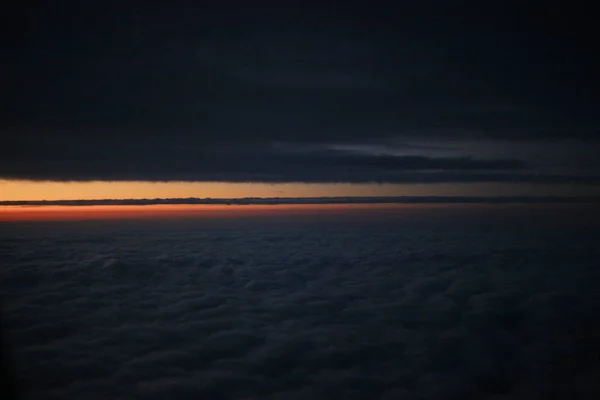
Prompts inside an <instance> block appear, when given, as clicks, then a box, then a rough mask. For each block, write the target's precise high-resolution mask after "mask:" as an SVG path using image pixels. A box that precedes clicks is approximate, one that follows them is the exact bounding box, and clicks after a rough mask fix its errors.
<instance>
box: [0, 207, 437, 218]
mask: <svg viewBox="0 0 600 400" xmlns="http://www.w3.org/2000/svg"><path fill="white" fill-rule="evenodd" d="M425 206H426V205H412V204H277V205H263V204H251V205H222V204H154V205H125V206H122V205H115V206H110V205H109V206H0V222H8V221H56V220H65V221H68V220H95V219H161V218H209V219H210V218H237V217H248V216H269V215H271V216H273V215H290V214H300V215H319V214H320V215H323V214H325V215H327V214H330V215H331V214H335V213H340V212H341V213H343V212H351V211H358V210H362V211H369V210H370V211H385V210H390V211H391V210H398V209H401V208H404V209H406V208H414V207H420V208H422V207H425Z"/></svg>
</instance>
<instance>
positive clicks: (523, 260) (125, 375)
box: [0, 211, 600, 400]
mask: <svg viewBox="0 0 600 400" xmlns="http://www.w3.org/2000/svg"><path fill="white" fill-rule="evenodd" d="M465 212H466V211H465ZM466 213H467V214H468V212H466ZM482 216H483V218H482ZM482 216H479V217H477V218H473V217H474V215H471V218H465V215H464V214H455V215H454V216H452V215H448V216H446V218H427V217H426V214H419V216H414V215H412V216H411V215H406V216H405V217H403V218H391V219H390V218H389V217H386V218H385V220H383V219H376V220H370V221H368V220H364V219H353V218H339V217H338V218H334V217H332V218H330V219H319V220H312V219H306V218H296V219H294V218H293V217H291V218H290V219H286V220H283V219H276V218H271V219H265V220H262V222H261V221H257V220H255V219H252V220H251V221H250V220H248V221H246V220H244V219H239V220H227V221H207V220H196V221H187V222H185V221H179V222H164V221H163V222H160V223H158V222H155V221H145V222H144V221H137V222H131V221H129V222H126V221H120V222H96V223H92V222H85V223H84V222H81V223H69V224H61V223H53V224H48V223H21V224H4V225H2V227H1V228H2V235H3V240H2V242H1V243H2V245H1V247H0V250H1V253H0V254H1V257H2V262H3V265H5V266H6V267H5V268H4V269H3V272H2V293H3V304H4V310H3V313H4V319H5V326H6V327H7V333H8V338H9V340H10V343H11V344H12V345H13V349H14V356H15V357H14V358H15V360H16V366H17V372H18V373H19V376H20V377H21V379H22V381H21V384H22V387H23V388H24V389H27V390H28V391H29V394H30V395H31V398H32V399H78V398H86V399H109V398H110V399H129V398H139V399H170V398H180V399H195V398H210V399H321V398H322V399H327V398H348V399H364V398H370V399H378V398H381V399H405V398H406V399H408V398H415V399H434V400H435V399H458V398H461V399H482V398H490V399H491V398H494V399H525V398H526V399H545V398H551V397H552V396H556V395H560V396H561V397H563V398H566V397H569V398H582V396H584V395H590V394H592V393H600V392H599V391H598V390H599V389H600V388H599V387H598V385H597V382H598V381H597V379H595V377H597V373H598V371H599V370H600V369H599V364H598V359H597V355H598V354H599V353H598V352H599V351H600V347H599V345H598V341H597V338H598V334H600V330H599V328H598V326H599V325H598V309H597V304H600V298H598V291H597V288H598V285H599V284H600V275H599V274H598V269H597V268H596V266H597V260H598V257H599V256H600V254H599V253H598V248H597V246H595V244H596V243H595V240H594V237H595V236H594V233H595V232H596V228H593V227H592V228H591V227H589V226H588V227H587V228H584V227H582V226H581V225H577V224H573V219H570V220H569V221H570V222H568V223H567V225H565V226H562V228H561V229H558V228H557V226H554V227H553V228H552V229H549V226H548V225H547V222H546V225H544V222H543V221H544V220H538V221H537V222H536V223H535V224H533V223H531V221H530V220H527V219H523V220H520V219H519V218H515V217H514V216H513V218H511V219H506V218H501V219H498V220H491V219H486V218H485V215H482ZM458 220H460V221H462V222H461V223H458ZM468 221H472V222H468ZM507 221H510V223H508V222H507ZM550 226H552V224H551V225H550ZM594 391H595V392H594Z"/></svg>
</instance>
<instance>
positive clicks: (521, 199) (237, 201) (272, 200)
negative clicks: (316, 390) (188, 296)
mask: <svg viewBox="0 0 600 400" xmlns="http://www.w3.org/2000/svg"><path fill="white" fill-rule="evenodd" d="M382 203H389V204H393V203H411V204H414V203H436V204H445V203H453V204H456V203H471V204H473V203H501V204H503V203H511V204H514V203H528V204H531V203H600V196H319V197H238V198H218V197H217V198H212V197H172V198H169V197H163V198H129V199H128V198H115V199H109V198H106V199H65V200H1V201H0V206H21V205H22V206H28V205H30V206H44V205H47V206H60V205H65V206H78V205H81V206H91V205H156V204H216V205H244V204H257V205H276V204H382Z"/></svg>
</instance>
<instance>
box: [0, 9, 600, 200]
mask: <svg viewBox="0 0 600 400" xmlns="http://www.w3.org/2000/svg"><path fill="white" fill-rule="evenodd" d="M194 3H198V2H160V1H157V2H151V4H144V5H140V6H133V5H132V4H133V3H126V4H125V5H124V4H123V3H121V2H119V3H117V2H110V1H107V2H72V1H62V2H60V3H53V2H35V1H34V2H28V3H27V4H26V5H25V4H22V5H13V6H11V7H9V9H8V12H7V15H8V16H9V18H11V19H13V20H14V21H16V22H18V23H15V24H14V26H15V27H14V28H12V29H13V32H12V33H11V35H10V36H6V37H5V41H6V42H7V46H5V48H6V51H5V60H4V61H3V62H2V63H1V64H2V65H1V66H0V72H1V75H2V76H3V77H8V79H5V80H4V81H5V82H4V83H3V93H4V96H2V100H1V101H2V102H3V104H2V107H1V108H0V127H1V131H2V133H3V135H2V136H3V139H2V142H3V145H2V146H0V201H2V200H59V199H93V198H156V197H162V198H168V197H213V198H218V197H226V198H233V197H315V196H410V195H416V196H422V195H440V196H454V195H467V196H472V195H476V196H498V195H540V196H547V195H564V196H569V195H598V194H600V189H599V186H600V185H598V183H599V182H600V168H599V167H600V162H599V161H598V159H597V157H596V156H597V154H598V153H599V152H600V116H599V115H598V113H597V110H598V105H599V104H600V96H599V93H600V91H599V90H598V89H599V87H598V86H599V81H598V79H597V71H598V70H600V60H599V58H598V54H600V52H598V50H600V49H598V43H597V42H594V40H593V37H594V36H595V33H596V32H595V30H596V28H595V24H594V21H587V20H586V18H584V17H583V15H584V14H586V10H585V9H581V8H578V7H577V2H569V4H568V5H564V4H563V5H560V7H559V6H558V5H555V4H553V3H550V2H546V3H545V4H536V3H535V2H526V4H519V3H516V2H515V3H514V4H512V2H501V3H502V4H500V2H494V1H491V2H480V3H481V4H479V3H473V4H470V3H467V2H455V3H451V2H447V1H438V2H435V1H433V2H423V3H419V4H418V5H416V4H412V3H408V2H406V3H400V4H399V5H394V6H392V5H387V6H383V5H381V6H380V5H378V4H376V3H371V2H370V3H364V2H361V3H358V2H351V1H349V2H344V3H343V4H339V5H335V6H334V5H326V4H319V5H318V6H313V5H312V4H311V3H310V2H302V3H298V4H294V3H287V2H286V4H285V5H281V6H278V7H277V6H273V5H269V6H266V5H265V6H263V5H261V4H260V2H256V3H254V2H253V3H252V4H249V3H245V2H223V3H221V2H219V3H218V4H217V3H207V4H205V2H201V4H194Z"/></svg>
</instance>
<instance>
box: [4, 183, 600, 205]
mask: <svg viewBox="0 0 600 400" xmlns="http://www.w3.org/2000/svg"><path fill="white" fill-rule="evenodd" d="M592 192H593V193H592ZM557 193H563V194H565V195H568V196H571V195H572V196H577V195H590V194H594V193H595V194H597V195H600V190H599V189H597V188H596V189H594V188H591V187H586V185H583V186H577V185H528V184H508V183H489V184H488V183H437V184H410V185H406V184H375V183H372V184H367V183H364V184H350V183H328V184H326V183H279V184H268V183H231V182H137V181H135V182H134V181H132V182H54V181H26V180H2V179H0V201H6V200H95V199H155V198H189V197H198V198H207V197H210V198H214V199H219V198H229V199H231V198H243V197H336V196H342V197H344V196H358V197H360V196H489V195H493V196H512V195H517V196H521V195H525V196H527V195H540V196H544V195H556V194H557Z"/></svg>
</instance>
